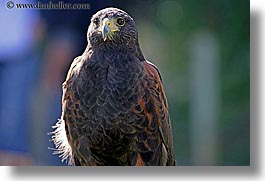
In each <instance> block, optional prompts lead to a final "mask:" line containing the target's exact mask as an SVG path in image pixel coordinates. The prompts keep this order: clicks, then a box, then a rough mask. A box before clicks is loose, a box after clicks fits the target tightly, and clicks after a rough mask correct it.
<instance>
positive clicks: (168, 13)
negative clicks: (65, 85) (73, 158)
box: [0, 0, 250, 166]
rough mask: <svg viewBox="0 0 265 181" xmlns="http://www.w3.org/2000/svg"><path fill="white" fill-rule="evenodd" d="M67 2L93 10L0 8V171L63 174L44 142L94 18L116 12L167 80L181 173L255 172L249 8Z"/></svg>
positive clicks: (186, 1) (0, 4)
mask: <svg viewBox="0 0 265 181" xmlns="http://www.w3.org/2000/svg"><path fill="white" fill-rule="evenodd" d="M58 1H59V0H58ZM58 1H57V0H53V1H49V0H44V1H41V2H42V3H45V2H46V3H49V2H53V3H56V2H58ZM13 2H14V3H36V2H37V1H34V0H20V1H18V0H14V1H13ZM64 2H65V3H89V4H90V9H86V10H37V9H17V8H15V7H14V8H12V9H8V8H7V7H6V3H7V1H4V0H3V1H2V0H1V1H0V27H1V28H0V36H1V38H0V82H1V84H0V165H66V164H65V163H61V161H60V159H59V158H58V156H57V155H52V150H49V149H48V147H53V145H52V143H51V142H49V139H50V136H49V135H47V133H49V132H51V131H52V128H51V126H52V125H54V124H55V123H56V122H57V119H58V118H59V117H60V114H61V95H62V91H61V84H62V82H63V81H64V79H65V76H66V73H67V71H68V69H69V66H70V63H71V61H72V60H73V59H74V57H76V56H78V55H81V54H82V52H83V51H84V49H85V47H86V43H87V41H86V31H87V27H88V25H89V23H90V18H91V16H92V15H93V14H94V13H95V12H97V11H98V10H100V9H102V8H104V7H109V6H113V7H118V8H121V9H123V10H125V11H127V12H128V13H129V14H130V15H131V16H132V17H133V18H134V20H135V21H136V24H137V28H138V32H139V39H140V46H141V48H142V50H143V52H144V55H145V57H146V58H147V59H148V60H150V61H152V62H153V63H155V64H156V65H157V67H158V68H159V70H160V72H161V74H162V79H163V84H164V87H165V90H166V93H167V97H168V100H169V111H170V116H171V121H172V127H173V136H174V146H175V154H176V159H177V162H178V165H187V166H189V165H224V166H225V165H250V64H249V63H250V61H249V59H250V51H249V50H250V37H249V34H250V10H249V9H250V8H249V1H246V0H244V1H240V0H235V1H229V0H223V1H219V0H201V1H193V0H165V1H162V0H146V1H140V0H136V1H128V2H125V1H122V0H116V1H114V0H112V1H110V0H94V1H93V0H91V1H90V0H68V1H67V0H65V1H64Z"/></svg>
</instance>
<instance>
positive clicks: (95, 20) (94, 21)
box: [93, 18, 99, 26]
mask: <svg viewBox="0 0 265 181" xmlns="http://www.w3.org/2000/svg"><path fill="white" fill-rule="evenodd" d="M93 23H94V24H95V25H96V26H98V25H99V19H98V18H95V19H94V20H93Z"/></svg>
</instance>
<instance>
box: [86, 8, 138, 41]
mask: <svg viewBox="0 0 265 181" xmlns="http://www.w3.org/2000/svg"><path fill="white" fill-rule="evenodd" d="M87 36H88V41H89V42H90V43H91V44H92V45H95V44H114V45H115V44H116V45H121V46H128V45H132V46H134V45H136V44H138V35H137V29H136V26H135V22H134V20H133V19H132V17H131V16H129V15H128V14H127V13H126V12H125V11H122V10H120V9H118V8H105V9H103V10H100V11H98V12H97V13H96V14H94V15H93V17H92V18H91V23H90V25H89V28H88V32H87Z"/></svg>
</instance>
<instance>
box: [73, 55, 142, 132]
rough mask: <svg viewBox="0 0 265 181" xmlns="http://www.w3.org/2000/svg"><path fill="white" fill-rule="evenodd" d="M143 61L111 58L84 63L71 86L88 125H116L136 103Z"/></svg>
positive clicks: (95, 128)
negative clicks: (141, 62)
mask: <svg viewBox="0 0 265 181" xmlns="http://www.w3.org/2000/svg"><path fill="white" fill-rule="evenodd" d="M142 76H143V75H142V67H141V64H140V63H139V64H137V63H136V62H135V60H133V59H132V60H127V61H124V60H122V59H112V60H108V61H105V62H104V63H102V62H99V61H98V62H97V61H91V62H88V63H87V64H84V65H83V66H82V68H81V69H80V71H79V73H78V75H77V76H76V79H75V82H74V83H73V84H72V89H73V90H74V91H73V92H75V94H74V99H75V101H78V102H79V105H80V108H81V110H82V113H83V114H84V117H85V120H83V122H84V124H85V125H86V127H87V129H91V131H90V132H94V131H96V130H98V129H111V128H113V129H116V127H117V128H118V127H119V126H120V124H123V122H124V121H126V120H125V119H124V117H126V115H127V114H130V109H131V107H132V106H133V105H135V104H137V102H138V98H139V92H140V89H141V84H140V82H141V81H140V80H141V79H142Z"/></svg>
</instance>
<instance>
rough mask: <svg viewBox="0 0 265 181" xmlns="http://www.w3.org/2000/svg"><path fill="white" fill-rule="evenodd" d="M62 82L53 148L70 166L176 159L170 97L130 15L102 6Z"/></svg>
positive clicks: (144, 163)
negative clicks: (143, 51) (142, 46)
mask: <svg viewBox="0 0 265 181" xmlns="http://www.w3.org/2000/svg"><path fill="white" fill-rule="evenodd" d="M87 41H88V45H87V47H86V49H85V51H84V53H83V54H82V55H81V56H79V57H77V58H75V59H74V61H73V62H72V64H71V67H70V69H69V71H68V74H67V77H66V80H65V82H64V83H63V85H62V88H63V95H62V114H61V118H60V119H59V120H58V122H57V123H56V125H55V126H53V128H54V129H55V130H54V132H53V135H52V141H53V142H54V144H55V148H54V154H60V157H61V159H62V161H64V160H66V161H67V162H68V164H69V165H76V166H103V165H128V166H159V165H161V166H165V165H175V157H174V149H173V138H172V130H171V123H170V119H169V112H168V103H167V98H166V95H165V91H164V88H163V86H162V80H161V76H160V73H159V71H158V69H157V68H156V67H155V65H153V64H152V63H150V62H148V61H147V60H146V59H145V58H144V56H143V54H142V51H141V49H140V47H139V42H138V32H137V29H136V25H135V22H134V20H133V19H132V18H131V16H129V15H128V14H127V13H126V12H125V11H122V10H120V9H117V8H106V9H103V10H100V11H98V12H97V13H96V14H95V15H93V17H92V18H91V23H90V25H89V28H88V32H87Z"/></svg>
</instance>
